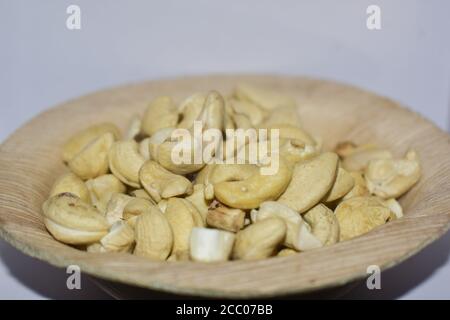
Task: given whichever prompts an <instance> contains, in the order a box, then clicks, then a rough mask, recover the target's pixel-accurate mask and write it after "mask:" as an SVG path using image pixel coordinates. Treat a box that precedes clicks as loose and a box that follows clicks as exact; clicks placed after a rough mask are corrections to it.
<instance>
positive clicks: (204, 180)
mask: <svg viewBox="0 0 450 320" xmlns="http://www.w3.org/2000/svg"><path fill="white" fill-rule="evenodd" d="M214 167H215V164H207V165H206V166H204V167H203V168H202V169H201V170H200V171H199V172H197V175H196V177H195V184H203V185H208V184H210V183H211V180H210V178H211V175H212V172H213V169H214Z"/></svg>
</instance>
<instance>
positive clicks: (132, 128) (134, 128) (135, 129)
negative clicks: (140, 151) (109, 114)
mask: <svg viewBox="0 0 450 320" xmlns="http://www.w3.org/2000/svg"><path fill="white" fill-rule="evenodd" d="M141 128H142V121H141V117H139V116H138V115H135V116H133V118H131V120H130V124H129V125H128V130H127V133H126V135H125V140H133V139H136V138H137V137H138V136H139V135H140V134H141Z"/></svg>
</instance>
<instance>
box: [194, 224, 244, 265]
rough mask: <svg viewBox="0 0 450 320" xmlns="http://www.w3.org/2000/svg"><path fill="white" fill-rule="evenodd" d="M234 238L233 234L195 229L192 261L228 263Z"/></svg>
mask: <svg viewBox="0 0 450 320" xmlns="http://www.w3.org/2000/svg"><path fill="white" fill-rule="evenodd" d="M234 238H235V236H234V234H233V233H231V232H227V231H221V230H215V229H207V228H198V227H195V228H193V229H192V232H191V237H190V250H189V252H190V256H191V259H192V260H193V261H200V262H219V261H227V260H228V258H229V257H230V254H231V250H232V249H233V243H234Z"/></svg>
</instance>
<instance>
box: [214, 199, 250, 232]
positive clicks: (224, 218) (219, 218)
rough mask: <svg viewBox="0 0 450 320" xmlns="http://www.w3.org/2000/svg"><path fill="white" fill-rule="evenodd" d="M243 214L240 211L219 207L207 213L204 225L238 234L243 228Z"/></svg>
mask: <svg viewBox="0 0 450 320" xmlns="http://www.w3.org/2000/svg"><path fill="white" fill-rule="evenodd" d="M244 219H245V212H244V211H242V210H241V209H232V208H228V207H225V206H223V205H219V206H218V207H217V208H214V209H211V210H209V211H208V212H207V216H206V223H207V225H208V226H210V227H213V228H217V229H221V230H227V231H231V232H238V231H239V230H241V229H242V228H243V227H244Z"/></svg>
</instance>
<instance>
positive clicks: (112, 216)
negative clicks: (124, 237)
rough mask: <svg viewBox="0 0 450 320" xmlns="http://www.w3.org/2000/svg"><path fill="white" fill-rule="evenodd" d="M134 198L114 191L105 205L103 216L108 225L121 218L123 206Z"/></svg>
mask: <svg viewBox="0 0 450 320" xmlns="http://www.w3.org/2000/svg"><path fill="white" fill-rule="evenodd" d="M133 199H135V198H133V197H130V196H128V195H126V194H122V193H114V194H112V195H111V198H110V200H109V201H108V203H107V205H106V212H105V217H106V220H107V221H108V223H109V224H110V225H113V224H114V223H116V222H117V221H120V220H122V219H123V210H124V208H125V206H126V205H127V204H128V202H130V201H131V200H133Z"/></svg>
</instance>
